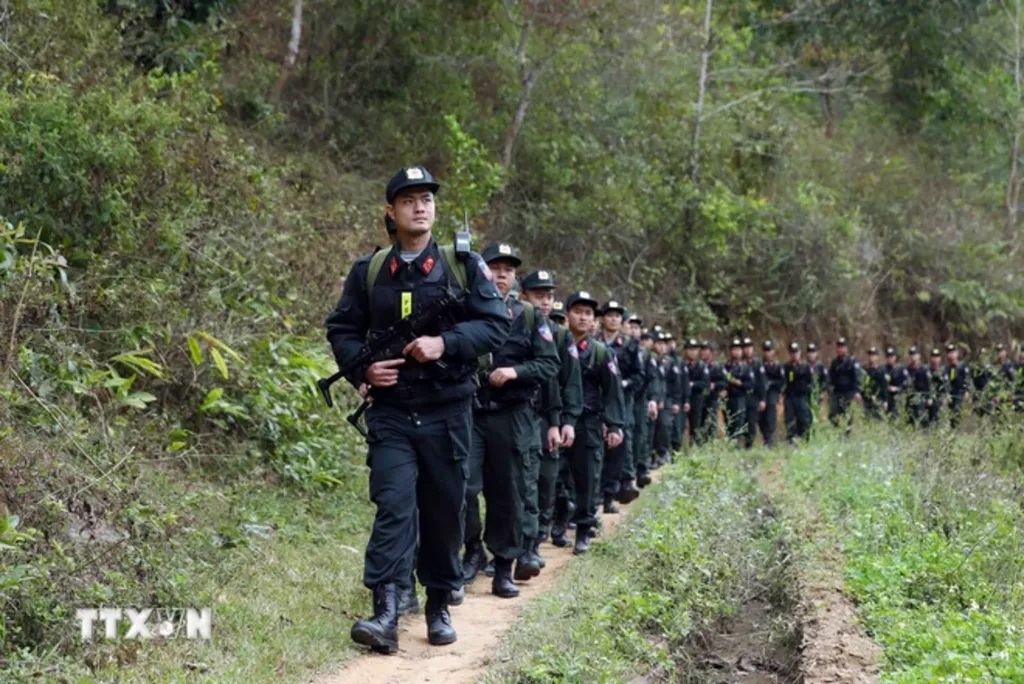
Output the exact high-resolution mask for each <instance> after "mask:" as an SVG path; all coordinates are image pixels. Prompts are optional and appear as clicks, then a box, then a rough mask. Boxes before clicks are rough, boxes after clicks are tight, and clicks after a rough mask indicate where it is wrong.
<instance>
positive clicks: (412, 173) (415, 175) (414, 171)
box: [405, 166, 423, 180]
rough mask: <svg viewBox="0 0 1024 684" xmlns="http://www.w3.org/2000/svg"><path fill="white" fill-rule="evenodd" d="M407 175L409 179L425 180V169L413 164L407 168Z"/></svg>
mask: <svg viewBox="0 0 1024 684" xmlns="http://www.w3.org/2000/svg"><path fill="white" fill-rule="evenodd" d="M405 177H406V178H408V179H409V180H423V171H421V170H420V169H418V168H416V167H415V166H411V167H409V168H408V169H406V170H405Z"/></svg>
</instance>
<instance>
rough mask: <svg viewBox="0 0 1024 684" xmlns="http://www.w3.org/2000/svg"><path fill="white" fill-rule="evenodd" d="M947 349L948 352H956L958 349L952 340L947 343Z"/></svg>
mask: <svg viewBox="0 0 1024 684" xmlns="http://www.w3.org/2000/svg"><path fill="white" fill-rule="evenodd" d="M946 351H947V352H955V351H956V345H955V344H953V343H952V342H950V343H949V344H947V345H946Z"/></svg>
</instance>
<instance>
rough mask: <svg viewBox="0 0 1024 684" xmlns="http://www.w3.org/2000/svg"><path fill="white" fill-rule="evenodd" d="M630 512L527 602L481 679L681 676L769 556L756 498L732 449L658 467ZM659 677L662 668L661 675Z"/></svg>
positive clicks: (759, 499)
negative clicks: (696, 647) (552, 585)
mask: <svg viewBox="0 0 1024 684" xmlns="http://www.w3.org/2000/svg"><path fill="white" fill-rule="evenodd" d="M662 473H663V477H662V479H661V481H660V482H658V483H656V484H655V485H653V486H651V487H649V488H647V489H646V490H645V493H644V496H642V497H641V499H640V501H639V502H638V504H637V506H636V508H634V511H633V513H632V514H631V515H630V518H629V519H628V520H627V521H625V522H624V523H622V524H621V525H620V526H619V527H618V528H617V530H616V533H615V534H614V535H613V536H612V537H611V538H610V539H608V540H604V541H601V542H600V543H599V544H597V545H596V546H595V547H594V551H593V553H591V554H589V555H588V556H586V557H584V558H582V559H578V560H577V561H574V562H573V563H572V564H571V565H570V566H569V568H568V569H567V571H566V574H565V575H564V576H563V577H562V578H561V580H560V581H559V583H558V588H557V590H556V591H554V592H552V593H551V594H549V595H546V596H543V597H541V598H539V599H538V600H536V601H535V602H533V603H531V604H530V605H529V606H528V607H527V608H526V611H525V613H524V615H523V617H522V618H521V619H520V622H519V623H518V624H517V625H516V626H515V628H514V629H513V630H512V632H511V637H510V639H509V640H508V642H507V643H505V644H504V645H503V646H502V649H501V652H500V653H499V654H498V657H497V658H495V662H502V663H503V664H502V665H500V666H498V667H497V668H496V669H495V670H494V671H493V672H491V673H490V674H489V675H488V677H487V678H486V679H485V681H486V682H495V683H496V682H530V683H540V682H612V681H626V680H628V679H629V678H631V677H633V676H635V675H640V674H644V673H649V672H653V671H658V672H661V673H663V674H666V673H676V675H681V674H682V673H683V672H685V671H686V670H688V669H689V668H690V666H691V665H692V662H690V659H689V655H688V654H689V652H690V651H689V649H688V646H689V645H690V644H691V643H692V641H693V640H694V639H695V637H697V636H698V635H700V634H701V633H702V632H703V631H704V630H706V629H708V628H709V627H710V626H711V625H712V624H714V623H716V622H717V621H718V620H720V619H721V618H723V617H728V616H729V615H731V614H732V613H733V611H734V610H735V608H736V606H737V605H738V604H739V603H740V599H741V597H742V595H743V594H744V593H745V592H746V591H747V590H748V588H749V585H750V582H751V580H753V579H754V578H757V577H759V576H761V574H762V570H763V569H764V568H765V567H767V566H768V565H770V559H771V558H772V556H773V548H772V545H773V539H774V537H775V535H774V533H773V534H764V532H763V530H761V529H759V526H758V525H757V524H756V522H755V520H756V517H757V511H758V508H759V506H760V504H761V502H762V497H761V496H760V495H759V493H758V491H757V488H756V485H755V483H754V480H753V478H752V477H751V476H750V474H749V471H748V469H747V468H744V467H740V464H739V460H738V457H737V454H736V452H735V451H733V450H731V449H728V448H725V447H721V448H715V449H711V450H707V451H705V452H703V453H702V454H701V455H700V456H697V457H694V458H685V459H681V460H680V461H679V462H677V463H676V464H675V465H672V466H669V467H666V468H665V469H664V470H663V471H662ZM666 676H671V675H670V674H666Z"/></svg>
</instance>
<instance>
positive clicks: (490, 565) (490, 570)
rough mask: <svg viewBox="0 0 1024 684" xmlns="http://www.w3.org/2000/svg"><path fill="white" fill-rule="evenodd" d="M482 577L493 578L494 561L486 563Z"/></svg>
mask: <svg viewBox="0 0 1024 684" xmlns="http://www.w3.org/2000/svg"><path fill="white" fill-rule="evenodd" d="M484 575H486V576H487V577H494V559H493V558H492V559H491V560H489V561H487V565H485V566H484Z"/></svg>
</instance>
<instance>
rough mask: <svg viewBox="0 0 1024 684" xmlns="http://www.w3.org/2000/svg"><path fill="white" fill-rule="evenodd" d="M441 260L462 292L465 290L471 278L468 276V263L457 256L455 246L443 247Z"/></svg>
mask: <svg viewBox="0 0 1024 684" xmlns="http://www.w3.org/2000/svg"><path fill="white" fill-rule="evenodd" d="M441 260H442V261H444V267H445V268H446V269H448V272H449V273H451V274H452V275H453V276H454V277H455V282H457V283H458V284H459V289H460V290H465V289H466V285H468V284H469V277H468V275H467V274H466V262H465V261H463V260H462V259H460V258H459V257H458V256H457V255H456V254H455V245H441Z"/></svg>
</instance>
